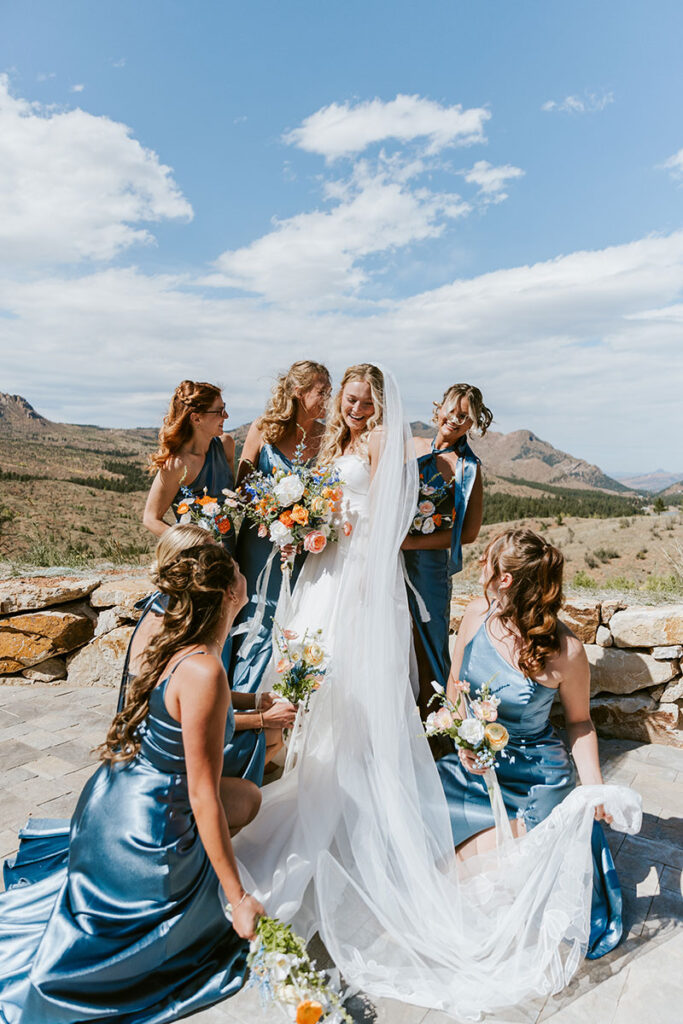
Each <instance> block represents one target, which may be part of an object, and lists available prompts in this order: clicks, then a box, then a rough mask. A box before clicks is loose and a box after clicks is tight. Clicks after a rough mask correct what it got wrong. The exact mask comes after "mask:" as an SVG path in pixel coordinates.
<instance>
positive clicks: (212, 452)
mask: <svg viewBox="0 0 683 1024" xmlns="http://www.w3.org/2000/svg"><path fill="white" fill-rule="evenodd" d="M183 487H186V488H187V489H188V490H190V491H192V493H193V494H194V495H196V496H197V497H199V498H201V496H202V495H203V494H204V491H205V490H206V493H207V494H209V495H211V497H213V498H216V499H217V501H219V502H221V501H223V498H224V495H223V489H224V488H225V489H227V490H230V491H232V490H234V489H235V477H234V474H233V472H232V469H231V468H230V464H229V463H228V460H227V457H226V454H225V448H224V447H223V444H222V442H221V440H220V438H218V437H212V438H211V442H210V444H209V450H208V451H207V453H206V458H205V459H204V465H203V466H202V468H201V469H200V470H199V473H198V474H197V476H196V477H195V478H194V480H193V481H192V483H189V484H185V483H184V484H183ZM182 500H183V492H182V490H180V489H179V490H178V493H177V494H176V496H175V498H174V499H173V503H172V508H173V514H174V515H175V517H176V522H179V521H180V516H179V515H178V513H177V512H176V505H178V503H179V502H181V501H182ZM221 542H222V544H223V547H224V548H225V550H226V551H228V552H229V553H230V554H231V555H232V556H233V557H234V555H235V546H236V537H235V531H234V530H233V529H232V528H231V529H230V532H229V533H225V534H223V536H222V537H221Z"/></svg>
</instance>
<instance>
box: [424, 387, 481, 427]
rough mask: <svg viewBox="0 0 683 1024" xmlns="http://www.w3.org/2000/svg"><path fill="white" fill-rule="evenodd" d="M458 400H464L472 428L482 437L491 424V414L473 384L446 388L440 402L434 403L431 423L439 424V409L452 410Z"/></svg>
mask: <svg viewBox="0 0 683 1024" xmlns="http://www.w3.org/2000/svg"><path fill="white" fill-rule="evenodd" d="M460 398H464V399H465V401H466V402H467V405H468V406H469V411H470V419H471V420H472V428H473V429H474V430H476V431H477V432H478V433H479V434H480V436H481V437H483V436H484V434H485V433H486V431H487V430H488V428H489V427H490V426H491V423H492V422H493V413H492V412H491V410H490V409H489V408H488V406H486V405H484V398H483V395H482V393H481V391H480V390H479V388H475V386H474V384H452V385H451V387H449V388H447V389H446V391H444V395H443V398H442V399H441V401H440V402H434V415H433V416H432V423H438V422H439V421H438V418H437V417H438V413H439V409H442V408H443V406H444V405H446V406H447V407H448V408H452V407H453V406H454V405H456V403H457V402H458V399H460Z"/></svg>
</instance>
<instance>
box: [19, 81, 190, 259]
mask: <svg viewBox="0 0 683 1024" xmlns="http://www.w3.org/2000/svg"><path fill="white" fill-rule="evenodd" d="M191 216H192V208H191V206H190V204H189V203H188V202H187V200H186V199H185V198H184V197H183V195H182V193H181V192H180V190H179V188H178V186H177V185H176V184H175V182H174V180H173V177H172V172H171V168H169V167H165V166H164V165H163V164H161V163H160V162H159V159H158V157H157V155H156V153H154V152H153V151H152V150H150V149H145V148H144V147H143V146H142V145H140V143H139V142H138V141H137V140H136V139H134V138H132V136H131V132H130V129H129V128H128V127H127V126H126V125H124V124H120V123H119V122H117V121H112V120H110V119H109V118H108V117H102V116H100V117H96V116H94V115H93V114H88V113H87V112H86V111H84V110H80V109H75V110H62V111H59V110H58V111H56V110H54V109H52V108H44V107H42V106H41V105H40V104H36V103H30V102H28V101H27V100H24V99H17V98H14V97H13V96H12V95H11V93H10V88H9V80H8V77H7V76H6V75H0V252H1V253H2V256H1V257H0V258H1V259H2V260H3V261H7V262H8V263H10V264H12V265H16V264H39V263H51V262H72V261H79V260H83V259H95V260H107V259H111V258H112V257H113V256H115V255H116V254H117V253H119V252H120V251H121V250H123V249H126V248H128V247H129V246H131V245H132V244H134V243H140V242H143V243H148V242H150V241H152V240H153V236H152V235H151V234H150V232H149V231H148V230H146V229H145V228H140V227H137V226H135V225H139V223H140V222H155V221H160V220H164V219H168V218H182V219H190V218H191Z"/></svg>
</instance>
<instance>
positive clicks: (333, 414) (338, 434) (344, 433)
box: [318, 363, 384, 463]
mask: <svg viewBox="0 0 683 1024" xmlns="http://www.w3.org/2000/svg"><path fill="white" fill-rule="evenodd" d="M354 381H362V383H364V384H369V385H370V394H371V395H372V404H373V405H374V407H375V409H374V412H373V414H372V416H371V417H370V419H369V420H368V422H367V423H366V425H365V430H364V431H363V434H362V436H361V439H360V444H361V447H362V449H364V448H367V440H368V437H369V436H370V433H371V432H372V431H373V430H374V428H375V427H377V426H379V424H380V423H381V422H382V409H383V405H384V376H383V374H382V371H381V370H380V369H379V368H378V367H377V366H374V365H373V364H372V363H357V364H356V365H355V366H349V368H348V369H347V370H346V371H345V373H344V376H343V377H342V382H341V384H340V385H339V390H338V391H337V393H336V395H335V396H334V398H333V399H332V404H331V406H330V413H329V416H328V418H327V426H326V427H325V433H324V434H323V439H322V441H321V443H320V454H319V455H318V462H320V463H329V462H332V461H333V460H334V459H336V458H339V456H340V455H342V454H343V452H344V448H345V446H346V445H347V444H348V442H349V439H350V438H351V431H350V429H349V427H348V425H347V423H346V420H345V419H344V417H343V416H342V411H341V403H342V395H343V394H344V388H345V387H346V385H347V384H352V383H353V382H354Z"/></svg>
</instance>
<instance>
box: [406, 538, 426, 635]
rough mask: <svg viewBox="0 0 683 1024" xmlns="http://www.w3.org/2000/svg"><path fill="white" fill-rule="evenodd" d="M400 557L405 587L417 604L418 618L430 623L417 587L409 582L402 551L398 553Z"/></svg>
mask: <svg viewBox="0 0 683 1024" xmlns="http://www.w3.org/2000/svg"><path fill="white" fill-rule="evenodd" d="M400 557H401V569H402V570H403V579H404V580H405V581H406V586H407V587H408V589H409V590H410V592H411V593H412V595H413V597H414V598H415V600H416V602H417V610H418V611H419V613H420V618H421V619H422V621H423V622H430V621H431V618H432V617H431V615H430V614H429V610H428V608H427V605H426V604H425V602H424V598H423V597H422V594H421V593H420V591H419V590H418V589H417V587H416V586H415V584H414V583H413V581H412V580H411V578H410V576H409V575H408V570H407V569H406V560H405V558H404V557H403V552H402V551H401V552H400Z"/></svg>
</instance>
